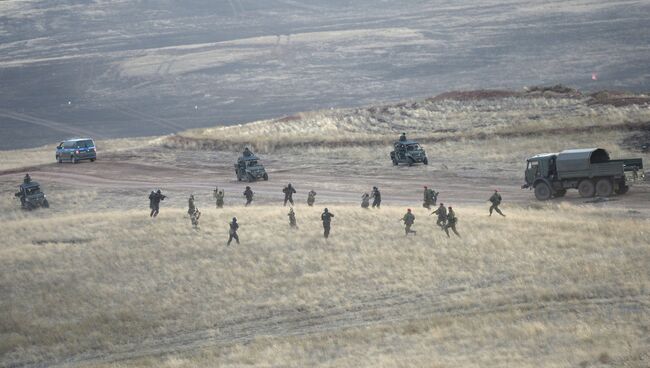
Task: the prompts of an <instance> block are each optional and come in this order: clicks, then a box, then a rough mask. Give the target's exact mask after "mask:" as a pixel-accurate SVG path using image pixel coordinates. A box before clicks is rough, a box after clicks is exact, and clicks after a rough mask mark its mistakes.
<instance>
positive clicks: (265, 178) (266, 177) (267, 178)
mask: <svg viewBox="0 0 650 368" xmlns="http://www.w3.org/2000/svg"><path fill="white" fill-rule="evenodd" d="M262 179H264V181H267V180H269V176H268V175H267V174H266V173H264V176H262Z"/></svg>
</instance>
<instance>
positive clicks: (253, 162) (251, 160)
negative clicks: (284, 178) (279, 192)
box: [235, 154, 269, 182]
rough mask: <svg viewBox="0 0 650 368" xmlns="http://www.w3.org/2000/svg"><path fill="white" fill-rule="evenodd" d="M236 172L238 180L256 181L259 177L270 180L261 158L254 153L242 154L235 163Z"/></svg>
mask: <svg viewBox="0 0 650 368" xmlns="http://www.w3.org/2000/svg"><path fill="white" fill-rule="evenodd" d="M235 174H236V175H237V180H238V181H242V180H245V181H249V182H250V181H255V180H259V179H263V180H269V176H268V174H267V173H266V170H265V169H264V166H262V164H260V163H259V158H258V157H257V156H255V155H254V154H250V155H248V156H245V155H244V156H241V157H239V158H238V159H237V163H236V164H235Z"/></svg>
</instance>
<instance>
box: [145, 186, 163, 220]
mask: <svg viewBox="0 0 650 368" xmlns="http://www.w3.org/2000/svg"><path fill="white" fill-rule="evenodd" d="M165 198H167V196H165V195H163V194H162V192H161V191H160V189H158V190H157V191H156V192H155V193H154V191H153V190H152V191H151V194H149V207H150V208H151V213H150V214H149V217H156V216H158V213H159V212H160V201H163V200H165Z"/></svg>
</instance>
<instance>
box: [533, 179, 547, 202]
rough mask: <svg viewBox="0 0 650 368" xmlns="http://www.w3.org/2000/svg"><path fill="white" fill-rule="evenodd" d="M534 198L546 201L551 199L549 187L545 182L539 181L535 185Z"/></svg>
mask: <svg viewBox="0 0 650 368" xmlns="http://www.w3.org/2000/svg"><path fill="white" fill-rule="evenodd" d="M535 198H537V199H538V200H540V201H547V200H549V199H551V188H549V186H548V184H546V183H539V184H537V185H535Z"/></svg>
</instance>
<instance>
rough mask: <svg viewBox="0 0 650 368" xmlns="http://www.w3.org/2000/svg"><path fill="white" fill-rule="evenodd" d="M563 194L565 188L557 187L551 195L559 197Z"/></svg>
mask: <svg viewBox="0 0 650 368" xmlns="http://www.w3.org/2000/svg"><path fill="white" fill-rule="evenodd" d="M565 194H566V189H558V190H556V191H555V194H554V195H553V196H554V197H555V198H560V197H564V195H565Z"/></svg>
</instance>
